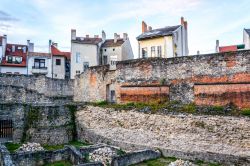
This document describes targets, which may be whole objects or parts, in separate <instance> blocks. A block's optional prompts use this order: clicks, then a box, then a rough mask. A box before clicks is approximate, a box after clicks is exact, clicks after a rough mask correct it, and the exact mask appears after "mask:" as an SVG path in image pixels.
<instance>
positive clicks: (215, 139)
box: [76, 106, 250, 162]
mask: <svg viewBox="0 0 250 166" xmlns="http://www.w3.org/2000/svg"><path fill="white" fill-rule="evenodd" d="M76 122H77V126H78V136H79V138H80V139H88V141H92V142H105V141H106V142H108V141H112V143H115V144H114V145H116V146H120V147H122V148H126V149H125V150H129V149H131V150H136V149H135V147H133V146H129V145H136V146H137V147H139V146H141V147H149V148H160V149H163V150H164V149H165V150H168V149H169V150H172V151H180V152H185V153H189V154H191V153H195V154H196V153H201V154H202V155H200V157H202V158H204V159H207V160H209V161H211V160H210V159H208V157H207V156H205V153H207V154H222V155H227V156H238V157H245V158H248V159H249V156H250V131H249V128H250V118H247V117H245V118H243V117H229V116H228V117H225V116H207V115H206V116H205V115H203V116H194V115H157V114H144V113H139V112H136V111H115V110H114V109H109V108H106V109H105V108H100V107H93V106H88V107H86V108H85V109H83V110H81V111H78V112H77V113H76ZM123 145H126V146H123ZM197 155H198V156H199V154H197ZM189 157H190V156H189ZM216 160H217V161H218V160H220V159H219V158H216ZM248 162H249V161H248Z"/></svg>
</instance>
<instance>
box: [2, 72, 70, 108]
mask: <svg viewBox="0 0 250 166" xmlns="http://www.w3.org/2000/svg"><path fill="white" fill-rule="evenodd" d="M73 84H74V83H73V80H58V79H51V78H47V77H45V76H43V75H40V76H25V75H8V74H1V75H0V92H1V93H0V102H6V101H11V102H26V103H27V102H31V103H33V102H54V101H56V100H57V101H58V100H62V101H65V100H67V101H70V100H72V98H73Z"/></svg>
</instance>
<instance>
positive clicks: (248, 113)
mask: <svg viewBox="0 0 250 166" xmlns="http://www.w3.org/2000/svg"><path fill="white" fill-rule="evenodd" d="M241 115H244V116H248V117H250V108H245V109H243V110H241Z"/></svg>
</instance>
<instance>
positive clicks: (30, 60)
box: [28, 56, 52, 77]
mask: <svg viewBox="0 0 250 166" xmlns="http://www.w3.org/2000/svg"><path fill="white" fill-rule="evenodd" d="M35 59H45V67H47V71H48V74H46V76H47V77H51V67H52V66H51V58H48V57H40V56H28V75H32V66H34V60H35Z"/></svg>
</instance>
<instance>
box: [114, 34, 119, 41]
mask: <svg viewBox="0 0 250 166" xmlns="http://www.w3.org/2000/svg"><path fill="white" fill-rule="evenodd" d="M117 39H118V35H117V33H114V43H116V42H117Z"/></svg>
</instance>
